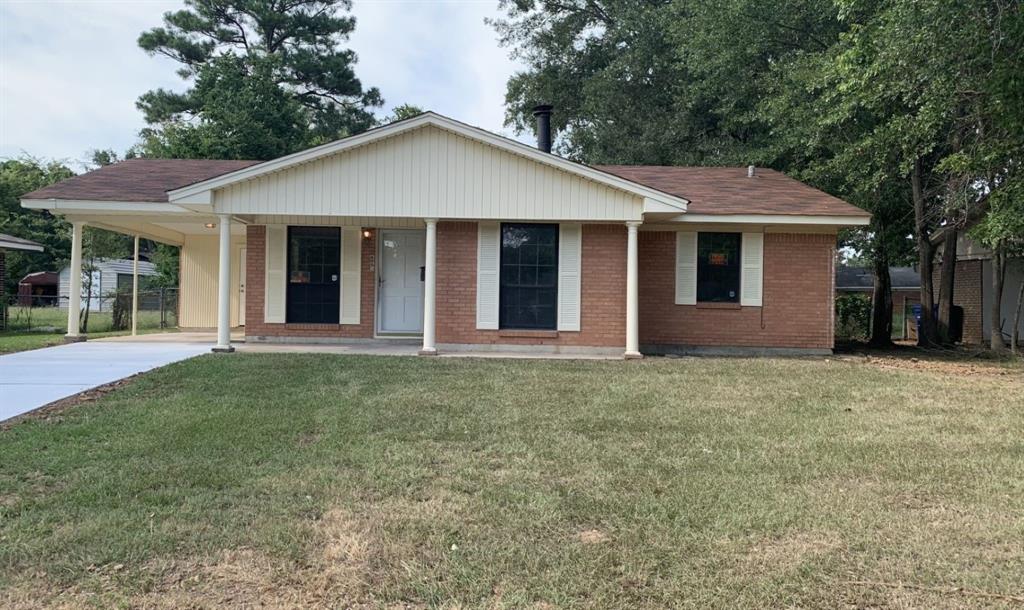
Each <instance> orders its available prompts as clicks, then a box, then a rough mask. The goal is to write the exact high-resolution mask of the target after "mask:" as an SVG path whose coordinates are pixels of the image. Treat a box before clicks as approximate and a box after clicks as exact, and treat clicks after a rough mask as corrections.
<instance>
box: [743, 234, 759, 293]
mask: <svg viewBox="0 0 1024 610" xmlns="http://www.w3.org/2000/svg"><path fill="white" fill-rule="evenodd" d="M740 258H741V259H742V261H743V269H742V270H741V272H740V305H743V306H747V307H760V306H761V292H762V289H761V284H762V281H763V276H764V271H763V270H764V233H744V234H743V244H742V245H741V246H740Z"/></svg>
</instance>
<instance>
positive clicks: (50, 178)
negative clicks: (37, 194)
mask: <svg viewBox="0 0 1024 610" xmlns="http://www.w3.org/2000/svg"><path fill="white" fill-rule="evenodd" d="M73 175H74V172H72V171H71V170H70V169H69V168H68V167H66V166H65V165H63V164H60V163H57V162H56V161H52V162H49V163H45V162H43V161H41V160H39V159H33V158H31V157H22V158H21V159H9V160H6V161H2V162H0V233H7V234H8V235H14V236H15V237H21V238H23V239H30V240H32V241H35V242H38V243H40V244H42V245H43V248H44V250H43V252H19V251H17V250H12V251H10V252H7V257H6V261H7V286H6V289H7V290H6V292H7V294H16V293H17V289H18V280H20V279H21V278H22V277H24V276H25V275H26V274H28V273H33V272H36V271H58V270H59V269H60V268H61V266H63V265H64V263H65V261H66V260H67V257H68V255H69V254H70V252H71V226H70V225H69V224H68V223H66V222H65V221H64V220H63V219H61V218H58V217H57V216H54V215H53V214H50V213H49V212H47V211H45V210H26V209H24V208H22V207H21V196H22V195H24V194H25V193H28V192H31V191H34V190H36V189H39V188H42V187H44V186H47V185H50V184H53V183H54V182H59V181H61V180H64V179H65V178H70V177H71V176H73Z"/></svg>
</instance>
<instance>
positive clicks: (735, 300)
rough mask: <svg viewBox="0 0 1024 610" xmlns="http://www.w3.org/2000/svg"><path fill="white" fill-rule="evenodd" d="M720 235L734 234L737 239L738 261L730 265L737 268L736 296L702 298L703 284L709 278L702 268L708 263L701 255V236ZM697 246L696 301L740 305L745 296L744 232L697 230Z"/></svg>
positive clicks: (699, 302)
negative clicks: (704, 276)
mask: <svg viewBox="0 0 1024 610" xmlns="http://www.w3.org/2000/svg"><path fill="white" fill-rule="evenodd" d="M720 235H730V236H734V238H735V239H736V261H735V263H734V264H730V265H728V266H729V267H730V268H734V269H735V274H736V277H735V282H736V290H735V296H734V297H731V298H725V299H717V300H716V299H705V298H702V294H701V285H702V284H706V282H707V281H708V280H707V279H706V278H703V277H702V275H704V273H702V269H704V268H706V267H707V265H708V263H707V262H705V261H704V257H703V256H701V238H702V237H703V236H709V237H711V236H720ZM696 246H697V253H696V269H695V271H696V280H697V286H696V295H695V300H696V303H697V304H699V305H704V304H716V305H717V304H724V305H736V306H739V305H740V304H741V300H742V298H743V233H742V232H738V231H698V232H697V244H696Z"/></svg>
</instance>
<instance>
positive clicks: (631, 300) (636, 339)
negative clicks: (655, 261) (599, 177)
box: [624, 222, 643, 358]
mask: <svg viewBox="0 0 1024 610" xmlns="http://www.w3.org/2000/svg"><path fill="white" fill-rule="evenodd" d="M639 226H640V223H639V222H627V223H626V227H627V231H628V240H627V243H626V353H625V354H624V356H625V357H626V358H642V357H643V356H642V355H641V354H640V314H639V309H640V307H639V286H638V284H639V275H640V274H639V262H638V255H637V227H639Z"/></svg>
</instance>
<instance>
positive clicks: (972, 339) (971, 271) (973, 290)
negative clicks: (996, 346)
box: [934, 234, 1024, 345]
mask: <svg viewBox="0 0 1024 610" xmlns="http://www.w3.org/2000/svg"><path fill="white" fill-rule="evenodd" d="M936 260H941V256H939V255H937V256H936ZM956 261H957V262H956V271H955V276H954V286H953V304H954V305H959V306H961V307H963V309H964V343H976V344H981V343H984V344H986V345H987V344H988V343H989V340H990V338H991V332H990V329H991V320H992V300H993V288H992V253H991V252H990V251H989V250H987V249H986V248H984V247H983V246H981V245H980V244H978V243H975V242H974V241H972V240H971V239H970V238H969V237H966V236H965V235H963V234H960V235H959V236H958V239H957V248H956ZM939 266H940V265H938V264H936V267H935V269H936V273H935V280H934V281H935V286H936V287H938V280H939V278H938V270H939ZM1021 282H1024V259H1020V258H1011V259H1008V260H1007V262H1006V275H1005V276H1004V279H1003V295H1002V299H1000V304H999V324H1000V328H1002V332H1003V335H1004V338H1006V339H1007V340H1008V339H1009V336H1010V333H1011V329H1012V328H1013V317H1014V313H1015V312H1016V310H1017V300H1018V298H1019V296H1020V286H1021ZM1019 332H1020V334H1021V336H1024V320H1022V322H1021V324H1020V327H1019Z"/></svg>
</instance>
